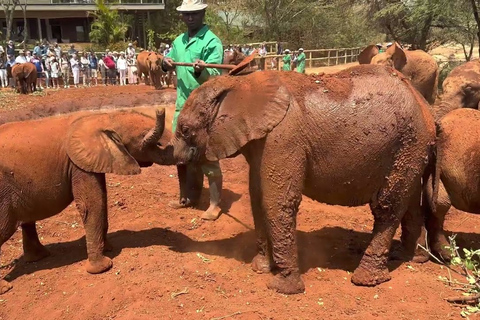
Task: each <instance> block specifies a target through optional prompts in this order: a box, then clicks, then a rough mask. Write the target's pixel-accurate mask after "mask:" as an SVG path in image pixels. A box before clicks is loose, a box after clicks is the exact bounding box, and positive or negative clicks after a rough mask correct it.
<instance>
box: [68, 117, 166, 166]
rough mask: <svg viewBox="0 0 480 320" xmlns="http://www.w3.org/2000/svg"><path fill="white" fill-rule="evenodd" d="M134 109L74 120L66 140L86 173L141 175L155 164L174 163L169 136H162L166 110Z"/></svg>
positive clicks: (69, 153) (69, 151) (73, 160)
mask: <svg viewBox="0 0 480 320" xmlns="http://www.w3.org/2000/svg"><path fill="white" fill-rule="evenodd" d="M135 109H137V108H134V109H130V110H115V111H111V112H104V113H91V114H87V115H84V116H81V117H79V118H78V119H76V120H75V121H73V122H72V124H71V126H70V128H69V132H68V138H67V142H66V149H67V154H68V156H69V158H70V159H71V160H72V162H73V163H74V164H75V165H76V166H78V167H79V168H81V169H82V170H85V171H87V172H96V173H115V174H122V175H131V174H138V173H140V167H146V166H150V165H152V163H157V164H163V165H170V164H174V161H173V146H171V145H168V142H167V141H169V140H170V136H169V134H167V135H166V136H164V135H163V132H164V128H165V109H164V108H161V109H155V108H149V109H150V110H148V108H145V109H143V110H142V108H139V110H135ZM162 136H163V137H162Z"/></svg>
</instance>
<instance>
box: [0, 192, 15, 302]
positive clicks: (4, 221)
mask: <svg viewBox="0 0 480 320" xmlns="http://www.w3.org/2000/svg"><path fill="white" fill-rule="evenodd" d="M2 191H3V189H2V188H1V186H0V197H4V196H5V195H4V194H2ZM9 211H10V208H9V204H8V203H6V201H3V202H2V199H1V198H0V249H1V247H2V245H3V244H4V243H5V242H6V241H7V240H8V239H10V237H11V236H12V235H13V234H14V233H15V230H16V229H17V226H18V225H17V220H16V219H14V218H13V214H12V213H11V212H9ZM0 256H1V251H0ZM10 289H12V285H11V284H10V283H9V282H7V281H6V280H4V279H3V277H1V276H0V295H1V294H4V293H5V292H7V291H9V290H10Z"/></svg>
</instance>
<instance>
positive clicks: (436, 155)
mask: <svg viewBox="0 0 480 320" xmlns="http://www.w3.org/2000/svg"><path fill="white" fill-rule="evenodd" d="M435 129H436V139H435V143H434V144H433V145H432V146H431V149H430V155H429V160H428V165H427V168H426V170H425V174H424V177H423V181H424V182H425V183H423V189H424V190H423V194H424V197H423V199H424V201H426V202H427V203H425V204H426V205H428V206H429V207H430V210H431V212H432V213H435V212H436V210H437V202H438V190H439V187H440V175H441V167H440V160H441V157H442V154H441V149H442V148H441V139H442V128H441V126H440V124H439V123H438V122H435ZM428 189H430V190H432V192H431V196H428V197H427V196H426V195H428V194H430V193H429V192H427V190H428Z"/></svg>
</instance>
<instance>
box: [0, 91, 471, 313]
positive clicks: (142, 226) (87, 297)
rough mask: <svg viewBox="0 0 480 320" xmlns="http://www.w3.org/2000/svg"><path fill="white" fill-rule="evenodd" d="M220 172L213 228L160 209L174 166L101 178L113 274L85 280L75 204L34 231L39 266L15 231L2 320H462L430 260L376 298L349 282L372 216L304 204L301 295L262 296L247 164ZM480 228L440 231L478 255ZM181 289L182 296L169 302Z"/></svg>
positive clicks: (100, 97) (49, 98)
mask: <svg viewBox="0 0 480 320" xmlns="http://www.w3.org/2000/svg"><path fill="white" fill-rule="evenodd" d="M172 92H173V90H163V91H154V90H152V89H151V88H148V87H146V86H135V87H133V86H132V87H122V88H120V87H115V88H111V87H108V88H104V87H101V88H91V89H71V90H60V91H58V92H51V93H48V95H46V96H21V97H19V96H16V97H15V99H17V100H18V101H19V102H20V101H21V102H22V104H19V105H16V106H15V107H19V108H25V107H28V108H31V107H36V108H42V106H44V107H45V108H48V107H51V106H52V105H60V104H61V103H62V102H68V103H72V101H76V103H78V104H81V105H83V106H84V107H92V105H97V104H104V105H112V104H121V105H128V104H136V103H138V104H146V103H155V101H166V100H168V99H170V98H168V99H167V98H165V97H166V96H168V95H170V96H171V95H172ZM17 112H19V111H17ZM8 114H9V113H6V112H5V113H2V114H0V118H1V117H4V116H7V115H8ZM221 164H222V168H223V172H224V178H225V183H224V206H225V209H227V210H228V213H227V214H223V215H222V216H221V217H220V218H219V220H217V221H215V222H202V221H201V220H200V219H199V216H200V214H201V211H200V210H194V209H183V210H180V211H174V210H172V209H170V208H169V207H168V206H167V205H166V204H167V203H168V202H169V201H171V200H174V199H176V198H177V188H178V187H177V180H176V176H175V174H176V169H175V167H161V166H153V167H150V168H147V169H144V170H143V172H142V174H141V175H138V176H116V175H107V183H108V208H109V221H110V229H109V235H108V237H109V239H110V242H111V243H112V245H113V246H114V250H113V252H110V253H109V254H108V255H109V256H110V257H112V258H113V262H114V266H113V268H112V269H111V270H110V271H108V272H106V273H103V274H100V275H90V274H87V273H86V271H85V270H84V265H85V258H86V248H85V237H84V230H83V227H82V224H81V221H80V218H79V216H78V214H77V212H76V210H75V208H74V206H73V205H71V206H70V207H68V208H67V209H66V210H65V211H64V212H62V213H61V214H60V215H57V216H55V217H52V218H50V219H46V220H44V221H40V222H38V223H37V225H38V229H39V234H40V236H41V240H42V242H43V243H44V244H45V245H47V247H48V249H49V250H50V251H51V253H52V255H51V256H50V257H48V258H46V259H44V260H42V261H40V262H37V263H28V264H27V263H25V261H24V260H23V258H22V243H21V241H22V240H21V232H19V231H17V233H15V235H14V236H13V237H12V238H11V239H10V240H8V241H7V242H6V243H5V244H4V245H3V247H2V249H3V251H2V255H1V260H0V262H1V264H2V265H3V266H4V267H2V269H0V273H1V274H2V275H4V274H8V276H7V278H8V279H9V281H11V282H12V284H13V286H14V288H13V289H12V290H11V291H9V292H7V293H6V294H4V295H2V296H0V319H5V320H7V319H8V320H10V319H71V320H74V319H79V320H85V319H129V320H133V319H220V318H221V317H225V319H235V320H239V319H360V318H361V319H459V318H460V308H459V307H457V306H453V305H451V304H449V303H448V302H446V301H445V298H446V297H450V296H458V295H460V293H459V292H458V291H454V290H452V289H451V288H449V287H447V286H445V285H444V284H443V283H441V282H440V281H439V280H438V277H439V276H446V275H448V273H447V271H446V269H445V268H444V267H442V266H440V265H438V264H435V263H433V262H428V263H426V264H423V265H417V264H412V263H402V264H400V263H399V262H391V263H390V269H391V271H392V280H391V281H389V282H387V283H384V284H381V285H379V286H377V287H374V288H365V287H357V286H354V285H353V284H352V283H351V282H350V277H351V272H353V270H354V269H355V267H356V266H357V265H358V263H359V260H360V258H361V256H362V253H363V251H364V250H365V248H366V246H367V244H368V241H369V239H370V232H371V229H372V221H373V219H372V216H371V214H370V212H369V209H368V207H367V206H363V207H356V208H346V207H339V206H327V205H323V204H320V203H317V202H313V201H312V200H310V199H308V198H306V197H305V198H304V200H303V202H302V205H301V207H300V212H299V215H298V240H299V241H298V242H299V252H300V253H299V256H300V267H301V271H302V273H303V280H304V281H305V284H306V292H305V293H304V294H299V295H293V296H286V295H282V294H278V293H275V292H272V291H270V290H268V289H267V288H266V283H267V281H268V280H269V279H270V277H271V275H269V274H267V275H259V274H256V273H255V272H253V271H252V270H251V268H250V262H251V260H252V258H253V256H254V254H255V246H254V243H255V234H254V231H253V220H252V216H251V210H250V201H249V195H248V181H247V164H246V162H245V160H244V158H243V157H242V156H239V157H237V158H234V159H228V160H223V161H222V162H221ZM206 191H208V190H206V189H205V190H204V194H203V196H202V208H203V209H205V208H206V207H207V204H208V200H207V194H208V192H206ZM478 225H480V217H479V216H474V215H468V214H466V213H462V212H459V211H457V210H452V212H451V214H450V215H449V216H448V218H447V223H446V227H447V229H448V230H449V231H451V232H454V233H458V237H457V238H458V243H459V244H460V245H461V246H465V247H468V248H471V247H472V248H479V247H480V235H479V234H477V227H476V226H478ZM397 239H398V235H397ZM182 290H185V292H186V293H185V294H181V295H178V296H174V293H178V292H180V291H182ZM187 290H188V291H187Z"/></svg>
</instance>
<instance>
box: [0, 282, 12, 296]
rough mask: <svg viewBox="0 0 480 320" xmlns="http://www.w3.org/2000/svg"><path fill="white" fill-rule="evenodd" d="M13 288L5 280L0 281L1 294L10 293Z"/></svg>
mask: <svg viewBox="0 0 480 320" xmlns="http://www.w3.org/2000/svg"><path fill="white" fill-rule="evenodd" d="M12 288H13V286H12V285H11V284H10V282H7V281H5V280H3V279H2V280H0V294H4V293H5V292H7V291H9V290H10V289H12Z"/></svg>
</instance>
